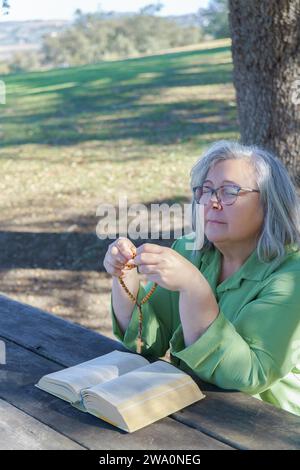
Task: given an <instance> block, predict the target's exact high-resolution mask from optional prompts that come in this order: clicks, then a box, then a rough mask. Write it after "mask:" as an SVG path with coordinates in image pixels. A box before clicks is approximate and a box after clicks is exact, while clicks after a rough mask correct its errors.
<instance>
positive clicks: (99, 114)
mask: <svg viewBox="0 0 300 470" xmlns="http://www.w3.org/2000/svg"><path fill="white" fill-rule="evenodd" d="M221 52H228V53H229V48H228V47H222V48H216V49H210V50H207V51H203V50H200V51H190V52H178V53H175V54H165V55H161V56H152V57H147V58H138V59H130V60H126V61H116V62H103V63H99V64H95V65H92V66H86V67H80V68H71V69H57V70H54V71H48V72H43V73H31V74H23V75H20V76H18V75H11V76H8V78H7V84H8V91H9V97H8V106H7V108H6V109H5V112H4V115H3V116H2V118H0V124H2V125H3V129H4V132H3V139H2V143H1V146H2V147H3V146H7V147H8V146H13V145H22V144H32V143H35V144H36V143H39V144H47V145H54V146H64V145H70V144H78V143H81V142H85V141H90V140H96V141H97V140H98V141H100V142H101V141H118V140H121V139H122V140H123V139H137V140H139V141H141V142H143V143H145V144H150V145H151V144H156V145H157V144H158V145H159V144H163V145H168V144H174V143H176V142H177V141H178V139H180V140H181V142H184V141H186V140H189V139H191V138H193V137H195V136H199V135H201V134H207V133H210V132H215V131H218V129H219V130H221V131H222V132H226V131H228V132H231V131H236V128H237V124H236V111H235V106H233V105H232V104H229V103H228V100H227V101H226V99H223V100H222V99H215V98H214V96H213V95H212V99H209V98H208V99H203V97H202V96H199V98H197V97H196V99H195V100H193V101H191V99H190V98H189V97H188V95H187V97H186V98H187V99H186V100H185V99H184V96H182V95H184V93H185V90H184V89H185V87H186V88H187V90H188V88H189V87H191V86H199V85H214V84H219V85H222V84H223V85H226V84H228V83H231V82H232V77H231V69H232V64H231V63H228V64H219V63H213V62H212V63H211V64H209V63H204V64H202V63H201V60H203V58H205V57H207V56H209V59H211V58H213V56H214V54H218V53H221ZM197 59H199V60H198V61H197ZM215 60H216V62H218V59H217V56H216V58H215ZM174 88H180V91H179V93H180V94H181V95H180V100H179V101H178V96H177V95H176V92H175V91H174V98H172V96H173V95H172V93H173V91H172V90H173V89H174ZM165 90H169V92H168V93H169V95H170V96H171V98H170V97H168V102H163V100H161V102H160V96H161V94H162V93H164V91H165ZM177 92H178V90H177ZM149 97H150V98H149ZM182 98H183V99H182ZM145 99H146V102H145ZM149 99H150V102H149ZM147 100H148V101H147ZM151 100H152V101H153V103H151ZM170 100H171V102H170ZM8 118H9V119H8ZM218 118H219V122H218ZM6 126H7V127H6Z"/></svg>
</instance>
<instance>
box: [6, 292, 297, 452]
mask: <svg viewBox="0 0 300 470" xmlns="http://www.w3.org/2000/svg"><path fill="white" fill-rule="evenodd" d="M0 331H1V334H2V335H3V336H4V337H6V338H11V339H12V340H13V341H15V342H17V343H18V344H23V345H25V346H26V347H27V348H29V349H31V350H33V351H36V352H38V353H39V354H41V355H43V356H44V357H48V358H50V359H52V360H54V361H57V362H58V363H59V364H61V365H63V366H64V367H68V366H71V365H74V364H77V363H79V362H83V361H85V360H88V359H91V358H93V357H96V356H99V355H101V354H106V353H107V352H110V351H111V350H113V349H119V350H125V348H124V347H123V346H122V345H121V344H120V343H119V342H117V341H113V340H111V339H107V338H106V337H104V336H102V335H98V334H97V333H95V332H93V331H90V330H87V329H85V328H82V327H81V326H79V325H75V324H71V323H69V322H65V321H64V320H62V319H60V318H57V317H55V316H53V315H49V314H47V313H46V312H43V311H41V310H39V309H36V308H32V307H30V306H28V305H25V304H21V303H19V302H15V301H13V300H11V299H9V298H7V297H4V296H0ZM194 378H195V376H194ZM195 380H196V381H197V383H198V384H199V386H200V387H201V389H202V390H203V391H204V392H205V394H206V399H205V400H202V401H201V402H199V404H195V405H192V406H191V407H189V408H187V409H185V410H184V411H183V412H180V413H176V414H174V415H172V417H173V418H174V419H177V420H180V421H182V422H186V423H187V424H189V425H193V426H195V427H196V428H197V429H199V430H201V431H203V432H205V433H207V434H208V435H210V436H212V437H216V438H217V439H219V440H221V441H222V442H226V443H228V444H229V445H232V446H233V447H236V448H242V449H269V448H271V449H278V448H284V449H289V448H292V449H299V448H300V417H298V416H295V415H292V414H290V413H287V412H284V411H282V410H279V409H277V408H275V407H273V406H271V405H268V404H266V403H264V402H261V401H259V400H257V399H255V398H253V397H250V396H248V395H246V394H243V393H240V392H232V391H226V390H221V389H219V388H217V387H214V386H213V385H210V384H207V383H205V382H202V381H201V380H199V379H196V378H195Z"/></svg>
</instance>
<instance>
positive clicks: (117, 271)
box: [105, 260, 123, 277]
mask: <svg viewBox="0 0 300 470" xmlns="http://www.w3.org/2000/svg"><path fill="white" fill-rule="evenodd" d="M105 264H106V266H105V269H106V271H107V272H108V273H109V274H111V275H112V276H118V277H119V276H121V275H122V274H123V273H122V267H121V268H118V267H117V266H116V265H115V264H112V263H110V262H109V261H108V260H106V262H105Z"/></svg>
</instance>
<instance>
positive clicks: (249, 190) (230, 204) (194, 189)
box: [193, 184, 260, 206]
mask: <svg viewBox="0 0 300 470" xmlns="http://www.w3.org/2000/svg"><path fill="white" fill-rule="evenodd" d="M204 187H205V188H208V189H210V190H211V195H210V198H209V201H210V200H211V198H212V196H213V194H215V195H216V197H217V201H218V203H219V204H224V205H225V206H232V204H234V203H235V202H236V198H237V197H238V196H240V194H239V193H240V191H245V192H251V193H260V190H259V189H252V188H243V187H242V186H238V185H234V184H223V185H222V186H219V187H218V188H216V189H215V188H211V187H210V186H205V185H204V184H203V185H200V186H195V187H194V188H193V194H194V200H195V202H196V204H200V202H198V201H197V200H196V198H195V192H196V190H197V189H198V188H204ZM226 187H227V188H228V187H229V188H236V189H237V194H236V197H235V200H234V201H233V202H230V203H226V202H222V201H221V199H220V197H219V195H218V191H219V189H221V188H226ZM203 205H205V206H206V205H207V204H203Z"/></svg>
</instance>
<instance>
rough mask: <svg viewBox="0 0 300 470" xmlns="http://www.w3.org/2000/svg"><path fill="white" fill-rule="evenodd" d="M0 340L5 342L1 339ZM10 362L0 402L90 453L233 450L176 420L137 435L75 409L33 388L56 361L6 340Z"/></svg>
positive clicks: (2, 372) (2, 369)
mask: <svg viewBox="0 0 300 470" xmlns="http://www.w3.org/2000/svg"><path fill="white" fill-rule="evenodd" d="M0 339H2V338H1V337H0ZM6 349H7V351H6V352H7V364H6V365H2V366H0V398H1V399H3V400H5V401H8V402H9V403H11V404H12V405H14V406H16V407H17V408H18V409H20V410H22V411H24V412H25V413H27V414H28V415H30V416H32V417H33V418H35V419H36V420H38V421H40V422H41V423H44V424H45V425H47V426H49V427H51V428H52V429H54V430H55V431H57V432H58V433H61V434H62V435H64V436H65V437H68V438H69V439H71V440H73V441H75V442H77V443H78V444H79V445H81V446H84V447H86V448H88V449H97V450H100V449H105V450H109V449H121V450H123V449H127V450H131V449H173V450H175V449H197V450H201V449H216V450H218V449H230V447H229V446H227V445H225V444H223V443H222V442H219V441H218V440H215V439H213V438H211V437H209V436H206V435H205V434H203V433H202V432H201V431H198V430H195V429H193V428H191V427H188V426H186V425H184V424H182V423H179V422H177V421H175V420H174V419H172V418H168V417H167V418H164V419H162V420H159V421H157V422H156V423H153V424H151V425H150V426H146V427H145V428H143V429H140V430H139V431H136V432H134V433H132V434H129V433H126V432H125V431H122V430H119V429H118V428H116V427H114V426H111V425H109V424H108V423H105V422H104V421H102V420H100V419H98V418H96V417H95V416H92V415H90V414H89V413H84V412H81V411H79V410H77V409H75V408H74V407H73V406H72V405H70V404H69V403H67V402H65V401H64V400H61V399H59V398H56V397H54V396H52V395H50V394H48V393H46V392H44V391H42V390H40V389H38V388H37V387H35V386H34V384H35V383H37V381H38V380H39V379H40V377H42V376H43V375H45V374H47V373H50V372H55V371H57V370H60V369H61V366H59V365H58V364H57V363H55V362H52V361H50V360H49V359H45V358H43V357H41V356H40V355H39V354H37V353H33V352H32V351H29V350H27V349H25V348H24V347H22V346H19V345H17V344H15V343H12V342H11V341H8V340H6Z"/></svg>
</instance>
